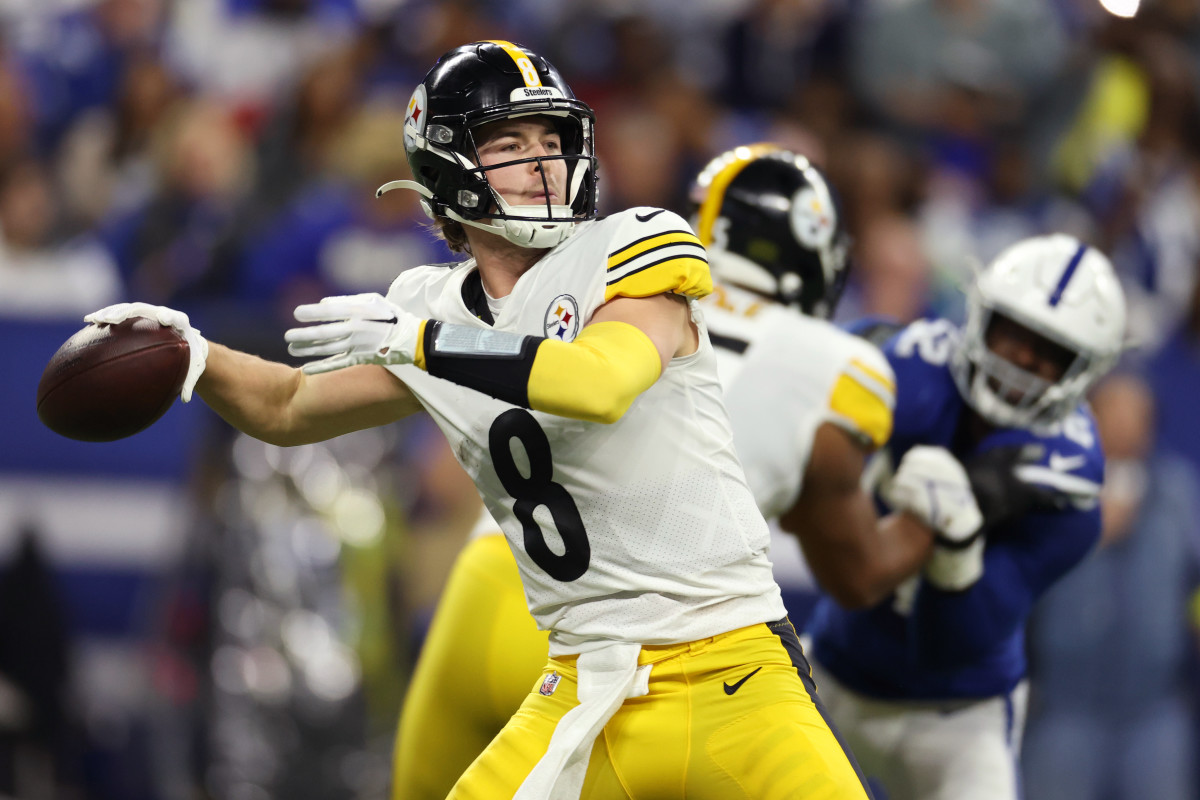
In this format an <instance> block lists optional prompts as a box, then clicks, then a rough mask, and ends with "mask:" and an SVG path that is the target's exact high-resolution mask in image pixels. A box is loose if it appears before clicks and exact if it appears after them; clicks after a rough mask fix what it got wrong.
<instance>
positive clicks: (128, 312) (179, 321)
mask: <svg viewBox="0 0 1200 800" xmlns="http://www.w3.org/2000/svg"><path fill="white" fill-rule="evenodd" d="M133 317H145V318H146V319H152V320H155V321H156V322H158V324H159V325H165V326H166V327H168V328H174V329H175V330H177V331H179V334H180V335H181V336H182V337H183V338H184V340H185V341H187V343H188V353H189V355H190V358H191V360H190V362H189V363H188V373H187V376H186V377H185V378H184V379H183V388H182V389H180V391H179V399H180V400H182V401H183V402H185V403H187V402H190V401H191V399H192V390H193V389H194V388H196V381H198V380H200V376H201V375H203V374H204V366H205V364H206V363H207V362H208V340H207V339H205V338H204V337H203V336H201V335H200V331H199V330H198V329H196V328H193V327H192V324H191V323H190V322H189V321H188V315H187V314H185V313H183V312H182V311H176V310H175V309H173V308H167V307H166V306H154V305H150V304H149V303H117V304H116V305H112V306H105V307H104V308H102V309H100V310H99V311H93V312H92V313H91V314H88V315H87V316H86V317H84V318H83V321H84V322H90V323H92V324H93V325H119V324H120V323H122V322H124V321H125V320H127V319H131V318H133Z"/></svg>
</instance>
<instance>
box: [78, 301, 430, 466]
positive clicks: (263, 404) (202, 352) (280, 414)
mask: <svg viewBox="0 0 1200 800" xmlns="http://www.w3.org/2000/svg"><path fill="white" fill-rule="evenodd" d="M131 317H146V318H147V319H153V320H156V321H157V322H158V323H159V324H160V325H165V326H167V327H171V328H174V329H175V330H176V331H178V332H179V335H180V336H182V337H183V338H184V339H185V340H186V341H187V343H188V352H189V356H190V364H189V366H188V373H187V375H186V376H185V377H184V381H183V386H182V389H181V391H180V396H181V398H182V399H183V402H185V403H186V402H188V401H189V400H191V398H192V391H193V389H194V390H196V391H198V392H199V393H200V396H201V397H203V398H204V401H205V402H206V403H208V405H209V406H210V407H211V408H212V409H213V410H214V411H216V412H217V413H218V414H219V415H221V417H222V418H223V419H224V420H225V421H226V422H228V423H229V424H230V425H232V426H233V427H235V428H237V429H238V430H240V431H242V432H243V433H246V434H249V435H250V436H253V437H254V438H256V439H261V440H262V441H264V442H267V443H268V444H275V445H281V446H288V445H297V444H308V443H310V442H319V441H323V440H325V439H332V438H333V437H335V436H340V435H342V434H343V433H350V432H351V431H357V430H362V429H363V428H370V427H374V426H376V425H385V424H387V423H389V422H394V421H396V420H398V419H400V418H402V417H406V416H408V415H409V414H412V413H414V412H415V411H418V410H420V408H421V405H420V403H419V402H418V401H417V399H416V397H415V396H414V395H413V393H412V392H411V391H409V389H408V387H407V386H405V385H404V384H403V383H402V382H401V381H400V380H399V379H398V378H396V377H395V376H394V375H392V374H391V373H390V372H388V371H387V370H386V369H384V368H383V367H380V366H374V365H371V366H361V367H355V368H353V369H345V370H342V371H341V372H338V373H334V374H328V375H306V374H304V373H303V372H302V371H301V370H299V369H296V368H293V367H289V366H287V365H286V364H279V363H276V362H272V361H266V360H265V359H261V358H258V357H257V356H252V355H250V354H248V353H242V352H239V351H237V350H233V349H232V348H229V347H225V346H223V345H219V344H216V343H213V342H209V341H208V340H206V339H205V338H204V337H203V336H201V335H200V331H199V330H198V329H196V328H194V327H193V326H192V324H191V322H190V320H189V319H188V315H187V314H185V313H183V312H182V311H176V310H175V309H173V308H167V307H166V306H155V305H151V304H149V303H117V304H116V305H111V306H106V307H104V308H102V309H100V310H99V311H96V312H94V313H91V314H88V315H87V316H86V317H84V321H85V322H91V323H95V324H110V325H115V324H117V323H120V322H122V321H124V320H126V319H129V318H131Z"/></svg>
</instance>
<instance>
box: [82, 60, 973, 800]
mask: <svg viewBox="0 0 1200 800" xmlns="http://www.w3.org/2000/svg"><path fill="white" fill-rule="evenodd" d="M593 122H594V119H593V114H592V112H591V109H590V108H588V107H587V106H586V105H585V104H584V103H582V102H580V101H578V100H577V99H575V98H574V96H573V94H572V92H571V90H570V88H569V87H568V86H567V84H566V83H565V82H564V81H563V79H562V77H561V76H560V75H559V73H558V71H557V70H556V69H555V68H554V67H553V66H551V65H550V64H549V63H548V62H547V61H546V60H545V59H543V58H541V57H539V56H538V55H536V54H534V53H531V52H529V51H528V50H525V49H524V48H522V47H520V46H518V45H515V44H512V43H510V42H505V41H490V42H477V43H473V44H470V45H464V46H462V47H458V48H455V49H454V50H452V51H450V52H449V53H447V54H445V55H444V56H443V57H442V58H441V59H440V60H439V61H438V63H437V64H436V65H435V66H434V67H433V68H432V69H431V70H430V72H429V73H428V75H427V76H426V77H425V79H424V80H423V81H422V83H421V84H420V85H419V86H418V87H417V89H416V91H415V92H414V94H413V96H412V98H411V100H410V102H409V105H408V110H407V118H406V122H405V135H404V146H405V150H406V153H407V156H408V159H409V162H410V164H411V165H412V168H413V169H412V171H413V175H414V177H415V180H414V181H401V182H393V183H392V184H387V185H385V186H384V187H381V191H386V190H389V189H392V188H404V189H410V190H414V191H417V192H418V193H420V195H421V197H422V199H423V201H424V204H425V208H426V210H427V212H428V213H429V214H430V215H431V217H433V219H434V221H435V224H436V225H438V226H439V227H440V228H441V230H442V233H443V235H444V236H445V238H446V240H447V242H448V243H450V244H451V245H452V246H454V247H457V248H460V249H465V250H467V251H469V253H470V255H471V258H469V259H468V260H466V261H465V262H461V263H459V264H455V265H432V266H426V267H417V268H414V269H410V270H407V271H405V272H404V273H402V274H401V275H400V276H399V277H398V278H397V279H396V280H395V282H394V283H393V284H392V286H391V288H390V290H389V291H388V294H387V296H386V297H384V296H381V295H378V294H364V295H354V296H349V297H330V298H326V299H324V300H322V301H321V302H320V303H316V304H311V305H304V306H300V307H299V308H297V309H296V318H297V320H298V321H300V322H303V323H315V324H312V325H307V326H305V327H299V328H295V329H293V330H290V331H288V333H287V337H286V338H287V340H288V341H289V342H290V348H291V351H292V353H293V354H295V355H298V356H302V357H311V358H316V359H318V360H315V361H311V362H309V363H307V364H305V366H304V368H303V369H302V370H298V369H293V368H291V367H288V366H285V365H282V364H274V363H270V362H267V361H263V360H261V359H258V358H256V357H254V356H251V355H248V354H245V353H239V352H237V351H234V350H231V349H229V348H226V347H223V346H221V345H219V344H216V343H211V344H210V343H208V342H206V341H205V340H204V338H203V337H202V336H201V335H200V334H199V332H198V331H196V330H195V329H194V328H192V327H191V326H190V324H189V323H188V321H187V318H186V316H185V315H183V314H181V313H179V312H177V311H173V310H171V309H165V308H161V307H154V306H148V305H144V304H123V305H119V306H115V307H110V308H108V309H103V310H101V311H100V312H97V313H95V314H93V315H89V321H94V322H100V323H114V322H118V321H121V320H123V319H125V318H128V317H129V316H134V315H140V316H151V317H154V318H156V319H158V320H159V321H160V322H162V323H163V324H167V325H171V326H173V327H176V328H177V329H179V330H180V331H181V332H182V333H183V335H184V336H185V337H186V338H187V339H188V341H189V344H190V346H191V354H192V357H193V367H192V369H191V370H190V371H189V375H188V377H187V379H186V380H185V387H184V390H183V394H184V396H185V399H186V398H187V397H190V395H191V393H192V390H193V388H194V389H195V390H196V391H198V392H199V393H200V395H201V396H202V397H203V398H204V400H205V401H206V402H207V403H208V404H209V405H210V406H211V407H212V408H214V409H215V410H216V411H217V412H218V413H219V414H220V415H221V416H222V417H224V418H225V419H226V420H227V421H228V422H230V423H231V424H232V425H234V426H235V427H236V428H238V429H239V430H242V431H244V432H246V433H248V434H250V435H253V436H255V437H257V438H260V439H262V440H265V441H268V442H271V443H274V444H280V445H293V444H301V443H305V442H312V441H316V440H322V439H327V438H330V437H333V436H337V435H339V434H343V433H346V432H349V431H352V430H357V429H361V428H365V427H369V426H375V425H382V424H386V423H389V422H392V421H394V420H397V419H399V418H401V417H404V416H405V415H408V414H411V413H414V412H416V411H418V410H421V409H424V410H426V411H428V412H429V413H430V414H431V415H432V417H433V418H434V420H435V421H436V422H437V424H438V425H439V427H440V428H441V429H442V431H443V433H444V434H445V436H446V437H447V439H448V441H449V443H450V445H451V448H452V450H453V452H454V453H455V455H456V457H457V458H458V460H459V462H460V463H461V464H462V466H463V467H464V469H465V470H466V471H467V473H468V474H469V475H470V476H471V477H472V479H473V480H474V482H475V484H476V486H477V488H478V490H479V492H480V495H481V496H482V497H483V500H484V503H485V505H486V507H487V509H488V511H489V512H490V513H491V514H492V516H493V517H494V518H495V519H496V520H497V522H498V523H499V525H500V527H501V529H502V530H503V531H504V535H505V537H506V539H507V540H508V544H509V547H510V548H511V550H512V552H513V554H514V556H515V558H516V562H517V568H518V571H519V573H520V576H521V580H522V583H523V585H524V590H525V597H526V601H527V603H528V606H529V610H530V611H531V612H532V614H533V616H534V618H535V619H536V621H537V623H538V625H539V626H540V627H542V628H545V629H547V630H549V631H550V640H549V642H550V644H549V650H550V653H549V654H550V658H549V661H548V663H547V664H546V665H545V666H544V668H543V670H542V672H541V674H540V675H539V676H538V678H537V680H536V682H535V683H534V684H533V686H532V691H531V692H530V693H529V694H528V695H526V697H525V699H524V701H523V702H522V704H521V707H520V708H519V709H518V710H517V712H516V713H515V714H514V715H513V717H512V719H511V720H510V721H509V722H508V723H507V724H506V725H505V727H504V728H503V729H502V730H501V732H500V733H499V735H498V736H497V737H496V738H495V739H494V740H493V741H492V743H491V744H490V745H489V746H488V747H487V748H486V749H485V750H484V751H483V753H482V754H481V755H480V756H479V758H477V759H476V760H475V761H474V762H473V763H472V765H471V766H470V767H469V768H468V769H467V771H466V772H465V773H464V774H463V776H462V777H461V778H460V779H459V780H458V782H457V783H456V784H455V786H454V788H453V789H452V790H451V791H450V794H449V797H451V798H454V799H455V800H460V799H461V798H472V799H474V798H481V799H490V798H512V797H516V798H521V799H522V800H527V799H529V798H555V800H558V799H559V798H574V797H580V796H582V797H587V798H613V797H630V796H639V797H645V796H654V797H683V796H687V797H691V798H700V799H701V800H702V799H703V798H714V800H715V799H716V798H721V799H722V800H725V798H730V797H755V798H793V797H798V796H824V797H839V798H862V797H866V796H868V795H867V791H866V789H865V786H864V784H863V782H862V780H861V776H860V774H859V773H858V770H857V769H856V767H855V765H854V762H853V759H852V757H851V756H850V755H849V754H848V753H847V752H846V751H845V750H844V749H843V747H842V746H841V743H840V742H839V740H838V739H837V737H836V736H835V734H834V732H833V730H832V729H831V728H830V726H829V725H828V724H827V723H826V722H825V720H824V718H823V714H822V709H821V707H820V705H819V703H818V702H817V699H816V691H815V687H814V686H813V684H812V681H811V678H810V675H809V668H808V665H807V664H806V663H805V660H804V657H803V655H802V653H801V650H800V647H799V644H798V642H797V640H796V635H795V631H794V630H793V628H792V626H791V624H790V623H789V622H788V620H787V618H786V616H785V613H784V607H783V604H782V602H781V600H780V592H779V588H778V586H777V585H776V584H775V581H774V579H773V578H772V575H771V563H770V559H769V557H768V552H767V551H768V541H769V537H768V532H767V526H766V523H765V521H764V519H763V517H762V515H761V514H760V513H759V512H758V510H757V508H756V507H755V504H754V499H753V496H752V495H751V493H750V490H749V488H748V487H747V486H746V482H745V478H744V474H743V471H742V468H741V466H740V464H739V463H738V461H737V458H736V456H735V454H734V450H733V446H732V433H731V430H730V426H729V421H728V416H727V414H726V411H725V408H724V405H723V402H722V398H721V391H720V384H719V381H718V378H717V371H716V362H715V355H714V352H713V349H712V346H711V344H710V343H709V338H708V335H707V331H706V329H705V326H704V321H703V315H702V312H701V311H700V310H699V308H698V307H697V306H696V300H697V299H698V298H700V297H702V296H704V295H706V294H708V293H709V292H710V291H711V280H710V277H709V270H708V264H707V261H706V258H705V251H704V248H703V246H702V245H701V243H700V241H699V240H698V239H697V238H696V236H695V235H694V234H693V233H692V231H691V230H690V229H689V228H688V225H687V223H686V222H685V221H684V220H683V219H682V218H681V217H680V216H678V215H677V214H674V213H672V212H670V211H667V210H664V209H658V208H634V209H629V210H627V211H623V212H621V213H618V214H614V215H612V216H610V217H608V218H606V219H602V220H601V219H595V160H594V156H593V147H592V142H593ZM946 458H948V459H949V458H950V457H949V455H948V454H947V455H946ZM950 460H951V461H952V460H953V459H950ZM956 487H957V488H958V490H959V491H962V492H966V493H967V494H969V493H970V489H969V486H968V485H967V484H966V478H965V476H962V478H961V480H959V481H958V483H957V484H956ZM930 491H933V489H931V490H930ZM922 503H923V504H924V506H929V505H930V501H928V500H926V501H921V503H918V504H917V505H921V504H922ZM909 516H911V515H909ZM907 521H908V522H909V523H910V524H913V525H920V524H921V523H920V522H918V521H916V519H915V517H913V518H911V519H908V520H907ZM935 527H936V526H935ZM473 690H474V687H471V686H461V687H459V691H462V692H470V691H473Z"/></svg>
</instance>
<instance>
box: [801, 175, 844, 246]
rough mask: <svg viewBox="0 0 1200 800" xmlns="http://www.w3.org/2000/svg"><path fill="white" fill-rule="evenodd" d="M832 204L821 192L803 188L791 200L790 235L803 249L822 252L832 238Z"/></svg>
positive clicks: (834, 221)
mask: <svg viewBox="0 0 1200 800" xmlns="http://www.w3.org/2000/svg"><path fill="white" fill-rule="evenodd" d="M834 213H835V212H834V209H833V203H831V202H829V200H828V198H827V197H826V196H824V193H823V192H818V191H816V190H815V189H814V188H813V187H812V186H805V187H804V188H803V189H801V190H800V191H798V192H796V194H795V196H794V197H793V198H792V212H791V218H790V222H791V224H792V233H793V234H795V236H796V239H797V240H798V241H799V242H800V243H801V244H803V245H804V246H805V247H807V248H809V249H812V250H822V249H824V248H825V247H828V246H829V242H830V240H831V239H832V238H833V232H834V228H835V227H836V225H835V223H836V220H835V219H834Z"/></svg>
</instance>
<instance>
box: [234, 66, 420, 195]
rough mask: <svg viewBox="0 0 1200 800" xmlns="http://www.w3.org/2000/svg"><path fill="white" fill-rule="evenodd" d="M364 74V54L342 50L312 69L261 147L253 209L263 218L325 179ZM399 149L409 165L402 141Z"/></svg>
mask: <svg viewBox="0 0 1200 800" xmlns="http://www.w3.org/2000/svg"><path fill="white" fill-rule="evenodd" d="M361 71H362V64H361V62H360V57H359V52H358V51H357V50H356V49H355V48H354V47H353V46H350V45H347V46H344V47H340V48H338V49H337V50H334V51H332V52H330V53H328V54H326V55H325V56H323V57H322V58H319V59H317V60H316V61H315V62H314V63H313V64H312V66H310V67H309V68H308V69H306V70H305V72H304V74H303V76H302V77H301V79H300V84H299V85H298V86H297V87H296V90H295V92H294V95H293V97H292V99H291V100H290V101H289V102H285V103H283V104H281V107H280V108H278V109H277V110H276V112H275V115H274V116H273V117H272V119H271V120H270V121H269V122H268V123H267V126H266V129H265V130H264V133H263V136H262V140H261V144H260V146H259V155H258V163H259V171H258V175H257V189H256V191H255V196H254V200H253V204H252V207H253V211H254V213H255V214H256V215H257V216H258V217H259V218H266V217H270V216H274V215H275V213H277V212H278V211H279V210H280V209H282V208H283V206H284V205H285V204H286V203H287V202H288V201H290V200H292V199H293V198H294V197H295V196H296V194H297V193H298V192H300V191H302V190H304V189H306V188H308V187H310V186H311V185H313V184H314V183H318V182H321V181H322V180H324V179H325V177H326V175H325V173H326V170H327V169H328V168H329V162H330V158H331V157H332V156H333V155H334V153H333V152H332V148H333V146H334V145H337V144H339V142H338V141H337V139H338V137H339V136H341V135H342V134H343V132H344V131H345V128H346V125H347V123H348V122H349V121H350V119H351V118H352V117H353V116H354V114H355V112H356V111H357V110H358V105H359V93H360V90H361V83H362V75H361ZM407 100H408V98H405V99H404V101H402V102H407ZM401 122H403V120H402V121H401ZM396 133H397V136H400V132H399V131H397V132H396ZM393 145H394V146H395V148H396V150H397V151H399V152H400V159H399V160H400V161H403V160H404V159H403V139H402V137H401V138H397V139H396V140H395V142H394V143H393Z"/></svg>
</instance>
